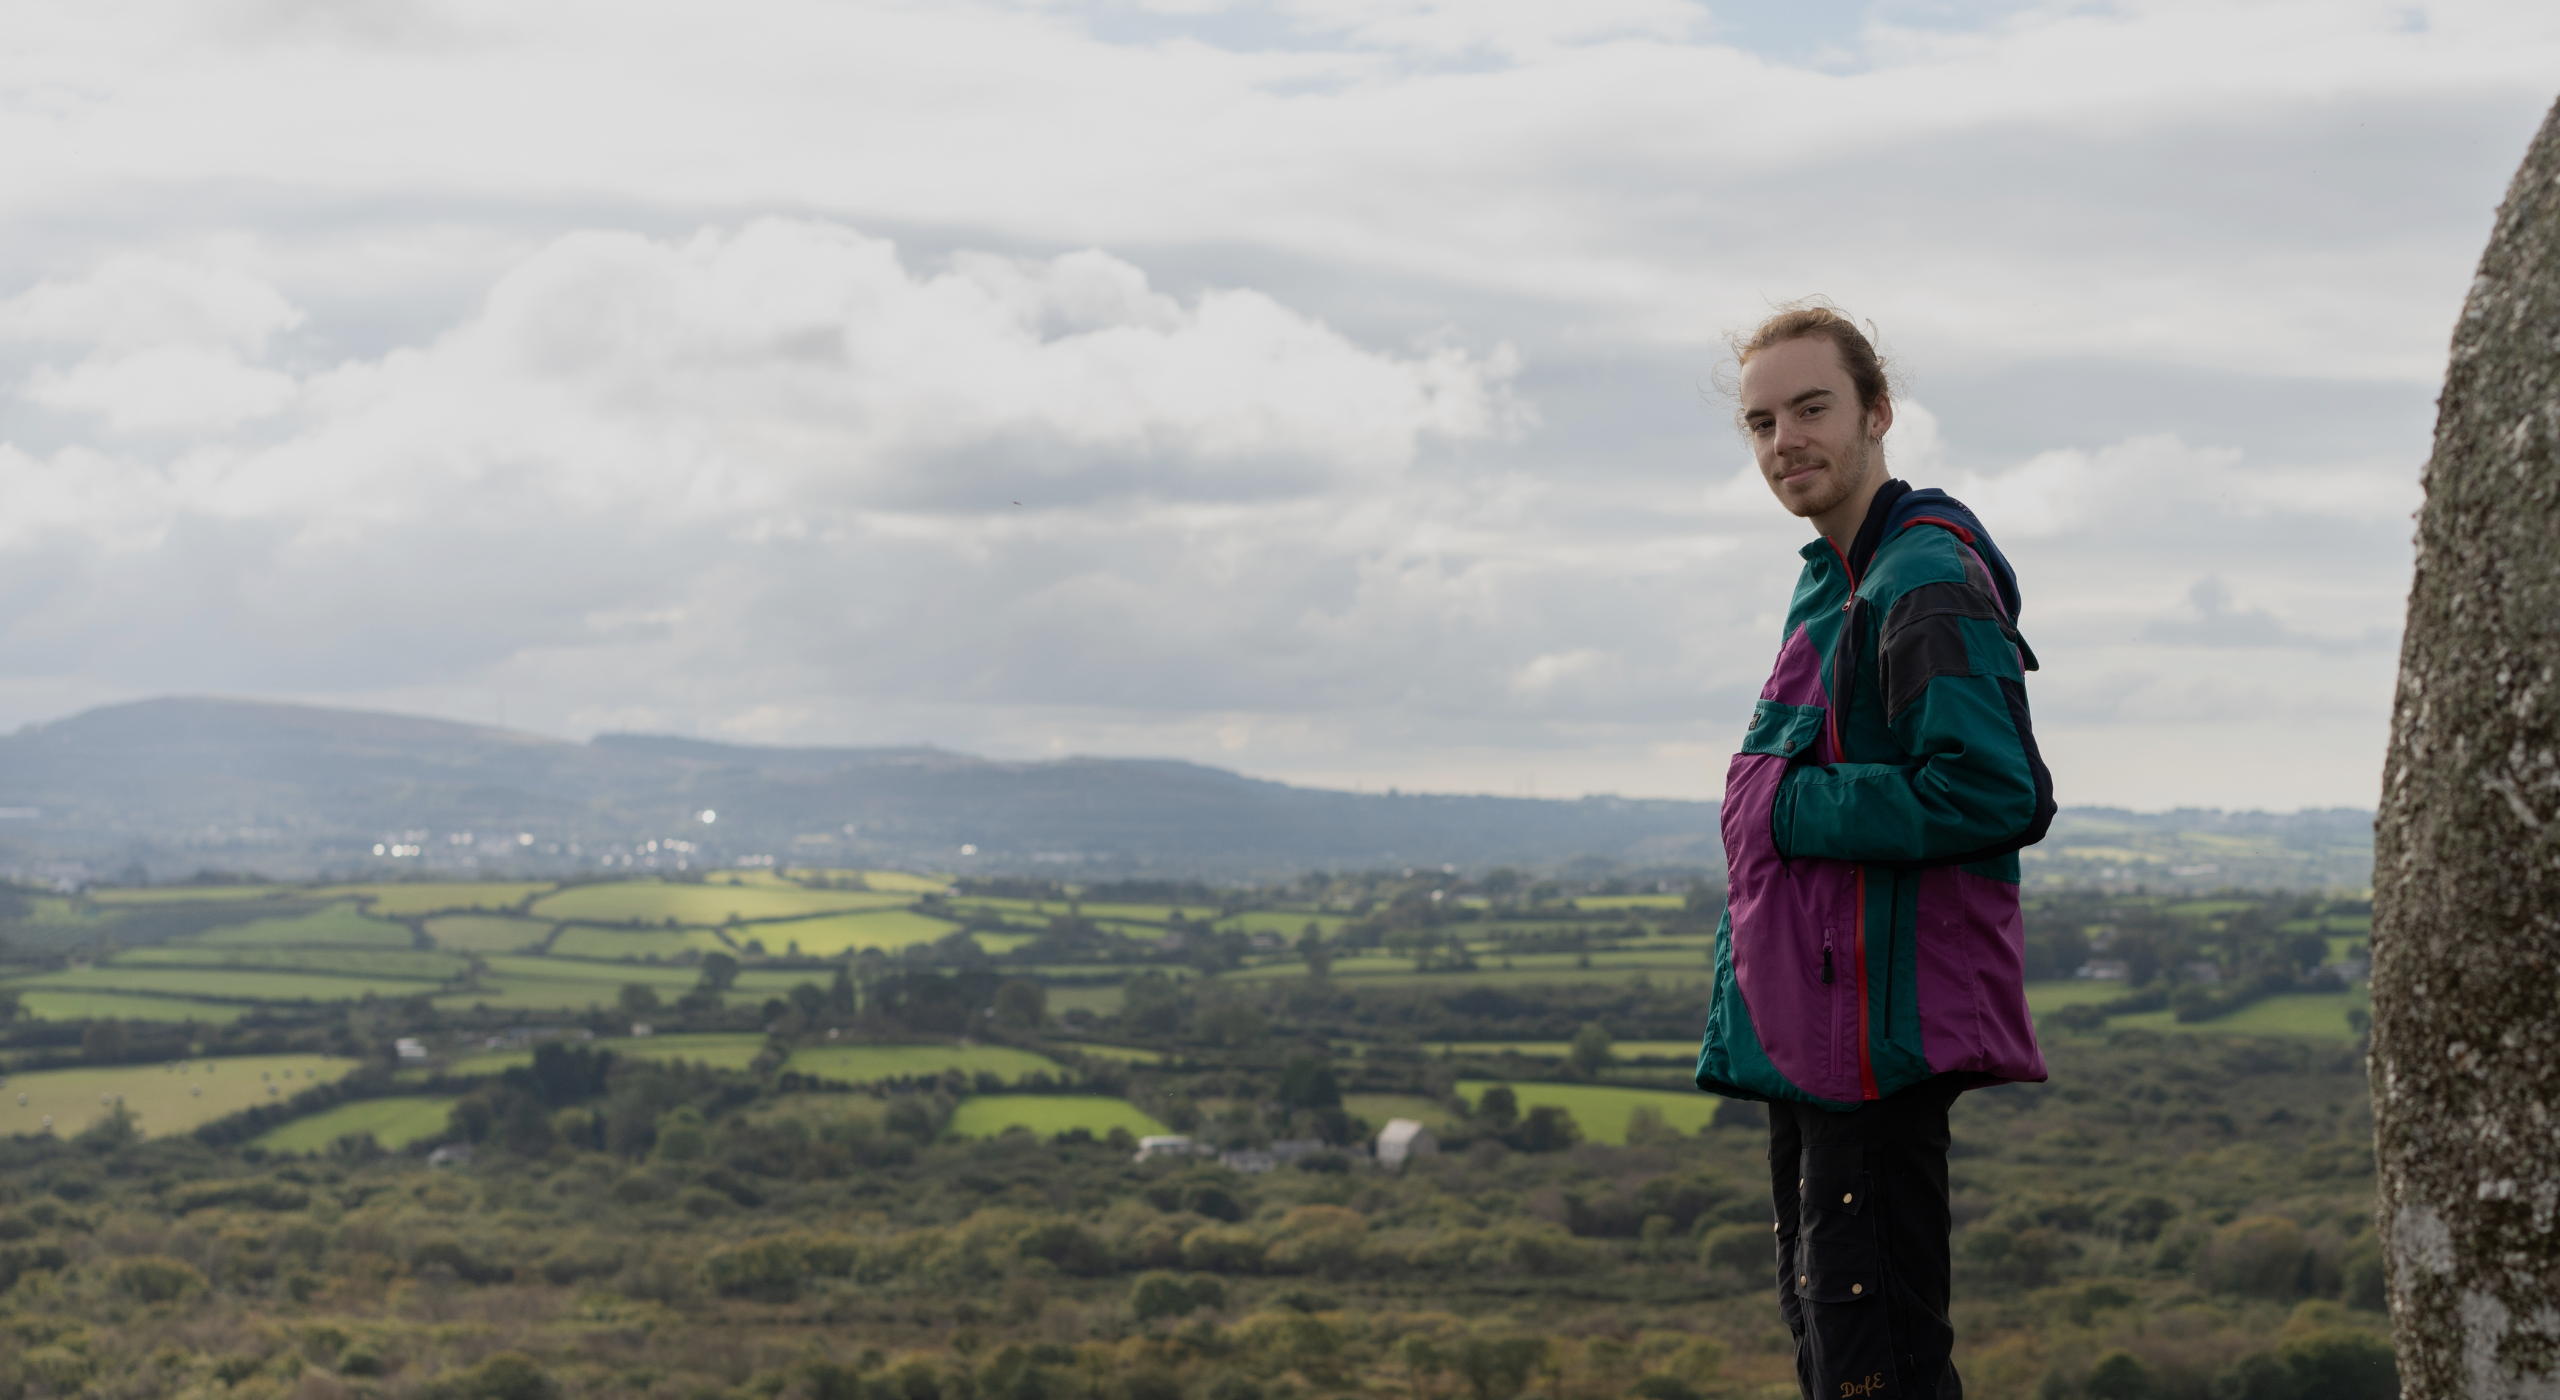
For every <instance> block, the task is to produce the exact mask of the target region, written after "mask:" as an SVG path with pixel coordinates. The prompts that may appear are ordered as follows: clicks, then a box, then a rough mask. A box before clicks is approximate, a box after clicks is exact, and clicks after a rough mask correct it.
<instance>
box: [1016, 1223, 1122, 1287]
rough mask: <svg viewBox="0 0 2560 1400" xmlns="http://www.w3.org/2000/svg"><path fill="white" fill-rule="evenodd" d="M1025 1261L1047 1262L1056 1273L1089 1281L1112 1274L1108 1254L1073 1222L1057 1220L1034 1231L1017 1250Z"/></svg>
mask: <svg viewBox="0 0 2560 1400" xmlns="http://www.w3.org/2000/svg"><path fill="white" fill-rule="evenodd" d="M1017 1248H1018V1249H1020V1251H1021V1253H1022V1257H1024V1258H1026V1259H1046V1260H1048V1261H1049V1262H1050V1263H1051V1264H1054V1265H1056V1266H1057V1269H1058V1272H1060V1273H1063V1274H1074V1275H1077V1276H1079V1277H1083V1278H1092V1277H1095V1276H1098V1275H1101V1274H1107V1273H1109V1272H1111V1250H1110V1247H1109V1246H1107V1245H1105V1244H1103V1242H1102V1241H1101V1239H1100V1238H1099V1237H1097V1236H1096V1235H1095V1234H1094V1233H1093V1232H1092V1231H1091V1230H1088V1229H1086V1228H1085V1227H1083V1226H1082V1225H1079V1224H1077V1223H1076V1222H1074V1221H1072V1220H1057V1221H1052V1222H1050V1223H1048V1224H1046V1225H1041V1226H1039V1227H1037V1228H1035V1229H1033V1230H1032V1231H1031V1232H1030V1233H1029V1234H1027V1235H1024V1236H1023V1237H1022V1242H1021V1243H1020V1244H1019V1245H1018V1246H1017Z"/></svg>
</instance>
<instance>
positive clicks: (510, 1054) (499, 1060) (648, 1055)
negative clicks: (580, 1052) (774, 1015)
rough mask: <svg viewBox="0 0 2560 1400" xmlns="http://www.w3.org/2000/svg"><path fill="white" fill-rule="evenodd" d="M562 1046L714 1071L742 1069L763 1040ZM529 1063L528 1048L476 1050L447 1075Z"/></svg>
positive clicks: (751, 1036)
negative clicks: (689, 1064)
mask: <svg viewBox="0 0 2560 1400" xmlns="http://www.w3.org/2000/svg"><path fill="white" fill-rule="evenodd" d="M562 1043H563V1044H567V1045H583V1046H589V1047H592V1048H594V1049H597V1050H610V1051H612V1052H613V1053H615V1054H617V1055H628V1056H630V1057H631V1058H632V1059H635V1060H657V1061H661V1062H664V1061H668V1060H688V1061H691V1062H693V1063H695V1064H704V1065H709V1066H711V1067H712V1068H714V1069H745V1068H746V1067H747V1066H748V1065H749V1064H751V1063H753V1062H754V1060H755V1057H756V1056H757V1055H758V1054H760V1053H761V1052H762V1051H763V1050H764V1037H763V1036H761V1035H757V1034H755V1033H754V1032H752V1031H741V1032H731V1033H715V1034H710V1035H647V1036H637V1037H634V1036H627V1035H616V1036H601V1037H598V1038H597V1039H594V1040H571V1041H564V1042H562ZM532 1063H533V1050H532V1048H531V1047H530V1046H528V1047H526V1048H524V1049H521V1050H478V1051H473V1052H471V1053H469V1054H466V1055H463V1056H462V1057H460V1058H459V1059H456V1060H455V1061H454V1062H453V1064H452V1066H451V1067H450V1072H451V1073H454V1074H497V1073H499V1072H500V1071H503V1070H510V1069H514V1068H515V1067H516V1066H518V1065H529V1064H532Z"/></svg>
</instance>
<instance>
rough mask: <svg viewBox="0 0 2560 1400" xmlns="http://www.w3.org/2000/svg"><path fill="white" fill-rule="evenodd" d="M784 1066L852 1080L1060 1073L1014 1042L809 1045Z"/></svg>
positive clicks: (1055, 1064)
mask: <svg viewBox="0 0 2560 1400" xmlns="http://www.w3.org/2000/svg"><path fill="white" fill-rule="evenodd" d="M785 1068H787V1069H793V1070H797V1071H799V1072H800V1073H802V1074H814V1075H817V1076H818V1077H819V1078H822V1079H840V1080H843V1081H844V1082H846V1083H848V1084H868V1083H872V1082H874V1081H877V1080H882V1079H921V1078H924V1077H926V1076H928V1075H936V1074H940V1073H942V1072H943V1071H944V1070H950V1069H956V1070H958V1071H960V1072H961V1073H963V1074H972V1075H974V1074H993V1075H998V1076H1001V1077H1002V1078H1005V1079H1020V1078H1022V1077H1023V1076H1024V1075H1027V1074H1056V1073H1058V1072H1059V1069H1058V1062H1057V1061H1055V1060H1051V1059H1047V1058H1045V1057H1043V1056H1039V1055H1034V1054H1032V1053H1031V1052H1030V1051H1028V1050H1016V1049H1014V1048H1013V1047H1011V1046H1009V1045H804V1046H802V1047H801V1048H799V1049H798V1050H795V1051H793V1052H792V1053H791V1062H790V1063H789V1064H788V1065H786V1066H785Z"/></svg>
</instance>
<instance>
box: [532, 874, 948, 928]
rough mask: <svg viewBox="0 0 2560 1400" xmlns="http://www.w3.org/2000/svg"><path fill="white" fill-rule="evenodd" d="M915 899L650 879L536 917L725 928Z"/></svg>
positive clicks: (569, 897)
mask: <svg viewBox="0 0 2560 1400" xmlns="http://www.w3.org/2000/svg"><path fill="white" fill-rule="evenodd" d="M912 898H913V897H912V896H910V895H904V894H885V893H880V892H876V891H864V890H804V889H799V888H797V887H793V888H789V889H774V888H771V887H759V886H753V885H713V884H702V885H667V884H659V883H657V882H655V881H650V880H626V881H619V882H616V883H614V884H609V885H579V886H576V887H575V888H572V889H565V890H562V891H561V892H560V893H558V894H555V895H549V896H546V897H544V898H542V899H540V900H537V901H535V902H534V906H533V912H534V913H535V914H536V915H538V916H540V917H542V918H546V919H575V920H581V921H585V922H589V923H603V924H619V923H625V922H628V921H629V920H632V919H638V920H640V921H641V922H642V923H644V924H663V923H665V922H666V921H667V920H669V919H673V920H675V921H676V922H677V923H679V924H693V925H697V926H702V927H708V926H710V925H713V924H720V923H725V922H727V921H729V920H730V919H731V918H733V917H734V918H738V919H749V920H752V919H784V918H790V917H792V916H794V915H798V914H825V913H832V912H835V911H838V910H850V909H884V908H888V907H890V906H892V905H899V904H905V903H908V902H909V901H910V900H911V899H912Z"/></svg>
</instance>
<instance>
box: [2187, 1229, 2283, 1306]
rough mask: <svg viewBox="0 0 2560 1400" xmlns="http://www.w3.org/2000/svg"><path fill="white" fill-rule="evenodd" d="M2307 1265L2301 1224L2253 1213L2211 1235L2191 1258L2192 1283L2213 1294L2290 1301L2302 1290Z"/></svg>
mask: <svg viewBox="0 0 2560 1400" xmlns="http://www.w3.org/2000/svg"><path fill="white" fill-rule="evenodd" d="M2309 1263H2310V1253H2309V1251H2308V1250H2306V1249H2305V1248H2304V1247H2303V1243H2302V1227H2301V1226H2299V1225H2296V1224H2294V1223H2293V1222H2292V1221H2290V1220H2287V1219H2285V1218H2284V1217H2282V1216H2276V1215H2253V1216H2248V1217H2245V1218H2243V1219H2239V1220H2235V1221H2232V1222H2231V1223H2230V1224H2228V1225H2225V1226H2223V1227H2222V1228H2221V1229H2219V1230H2216V1231H2214V1232H2213V1238H2212V1239H2210V1240H2208V1241H2206V1242H2205V1246H2204V1249H2203V1251H2202V1252H2201V1253H2200V1254H2198V1256H2197V1258H2196V1282H2197V1284H2198V1285H2200V1286H2202V1287H2204V1288H2206V1289H2209V1290H2211V1291H2213V1292H2217V1293H2246V1294H2249V1295H2251V1296H2253V1297H2259V1298H2290V1297H2292V1296H2294V1294H2296V1293H2297V1292H2299V1291H2301V1286H2302V1282H2303V1277H2304V1273H2305V1270H2306V1268H2307V1267H2308V1265H2309Z"/></svg>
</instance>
